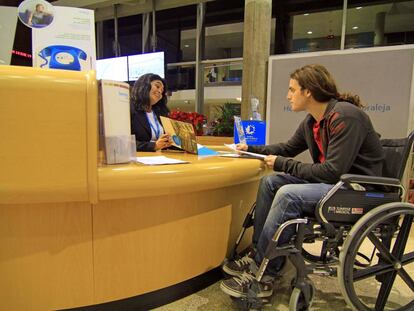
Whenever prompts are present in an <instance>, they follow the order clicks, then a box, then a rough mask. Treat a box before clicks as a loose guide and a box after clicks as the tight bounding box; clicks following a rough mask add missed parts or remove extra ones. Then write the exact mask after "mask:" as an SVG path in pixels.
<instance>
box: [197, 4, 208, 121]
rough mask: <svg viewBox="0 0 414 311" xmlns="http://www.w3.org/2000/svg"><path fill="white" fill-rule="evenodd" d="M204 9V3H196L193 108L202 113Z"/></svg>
mask: <svg viewBox="0 0 414 311" xmlns="http://www.w3.org/2000/svg"><path fill="white" fill-rule="evenodd" d="M205 11H206V5H205V3H199V4H197V29H196V59H195V61H196V64H195V65H196V66H195V71H196V72H195V73H196V75H195V76H196V90H195V110H196V112H198V113H203V110H204V65H203V64H202V63H201V61H202V60H203V56H204V38H205V25H204V17H205Z"/></svg>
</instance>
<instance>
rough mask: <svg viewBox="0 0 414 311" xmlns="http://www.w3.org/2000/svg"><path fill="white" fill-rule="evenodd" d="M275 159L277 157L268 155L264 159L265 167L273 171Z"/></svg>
mask: <svg viewBox="0 0 414 311" xmlns="http://www.w3.org/2000/svg"><path fill="white" fill-rule="evenodd" d="M276 159H277V156H275V155H268V156H266V158H264V162H265V163H266V165H267V166H268V167H270V168H272V169H273V166H274V165H275V161H276Z"/></svg>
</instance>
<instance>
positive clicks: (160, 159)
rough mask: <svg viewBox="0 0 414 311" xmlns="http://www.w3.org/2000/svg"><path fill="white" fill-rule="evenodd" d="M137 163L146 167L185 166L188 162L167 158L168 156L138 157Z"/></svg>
mask: <svg viewBox="0 0 414 311" xmlns="http://www.w3.org/2000/svg"><path fill="white" fill-rule="evenodd" d="M136 161H137V162H139V163H142V164H145V165H163V164H183V163H188V162H187V161H183V160H177V159H173V158H167V157H166V156H153V157H136Z"/></svg>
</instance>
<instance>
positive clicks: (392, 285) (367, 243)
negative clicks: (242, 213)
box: [230, 132, 414, 311]
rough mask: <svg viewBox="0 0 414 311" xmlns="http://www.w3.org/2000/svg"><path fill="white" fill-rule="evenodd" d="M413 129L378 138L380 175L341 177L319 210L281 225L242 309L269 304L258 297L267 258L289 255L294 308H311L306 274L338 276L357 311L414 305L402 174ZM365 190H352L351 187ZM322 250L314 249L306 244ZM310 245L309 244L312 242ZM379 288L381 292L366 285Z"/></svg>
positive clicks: (412, 211) (409, 212) (409, 208)
mask: <svg viewBox="0 0 414 311" xmlns="http://www.w3.org/2000/svg"><path fill="white" fill-rule="evenodd" d="M413 140H414V132H412V133H411V134H410V135H409V136H408V137H407V138H403V139H383V140H381V143H382V146H383V149H384V152H385V161H384V168H383V174H382V175H383V176H381V177H379V176H378V177H376V176H363V175H352V174H345V175H342V176H341V178H340V181H339V182H338V183H337V184H336V185H334V187H333V188H332V189H331V190H330V191H329V192H328V193H327V194H326V195H325V196H324V197H323V198H322V199H321V200H320V201H319V202H318V204H317V206H316V208H315V214H314V215H311V216H309V217H304V218H301V219H292V220H289V221H287V222H285V223H283V224H282V225H281V226H280V227H279V228H278V230H277V231H276V233H275V234H274V236H273V238H272V240H271V241H270V243H269V245H268V247H267V249H266V252H265V256H264V259H263V261H262V262H261V264H260V267H259V269H258V271H257V272H256V275H255V280H254V282H253V283H252V285H251V287H250V289H249V293H248V295H247V297H243V298H233V300H235V301H236V304H237V305H238V307H239V308H240V309H243V310H249V309H255V310H257V309H261V308H262V307H263V306H264V305H265V304H266V303H268V301H266V300H263V299H261V298H258V297H257V295H256V292H257V290H256V289H257V288H258V286H257V282H260V281H261V279H262V277H263V274H264V272H265V270H266V267H267V265H268V263H269V261H270V260H271V259H273V258H276V257H278V256H285V257H287V259H289V260H290V262H291V263H292V264H293V266H294V268H295V270H296V277H295V278H294V279H293V280H292V283H291V287H292V293H291V296H290V301H289V310H290V311H299V310H300V311H302V310H309V309H310V307H311V304H312V301H313V298H314V294H315V289H314V286H313V284H312V281H311V280H310V278H309V274H311V273H314V274H322V275H328V276H336V277H337V279H338V282H339V285H340V289H341V293H342V295H343V296H344V298H345V301H346V303H347V305H348V306H350V307H351V308H352V309H354V310H359V311H360V310H363V311H366V310H376V311H380V310H400V311H402V310H414V275H413V272H412V271H411V275H410V273H409V271H408V270H407V265H408V264H410V263H413V262H414V250H413V249H412V250H410V251H408V249H407V247H406V245H407V240H408V238H409V235H410V230H411V226H412V223H413V219H414V204H410V203H405V202H402V200H403V199H404V197H405V188H404V186H403V184H402V179H403V175H404V171H405V167H406V164H407V161H408V159H409V155H410V153H411V152H412V150H413ZM355 184H357V185H363V186H364V188H362V189H361V188H360V189H358V190H354V188H355V187H352V186H353V185H355ZM254 210H255V204H253V206H252V207H251V209H250V211H249V212H248V214H247V216H246V218H245V220H244V223H243V225H242V230H241V232H240V234H239V236H238V237H237V240H236V243H235V245H234V248H233V250H232V252H231V254H230V259H235V258H237V256H238V254H237V247H238V245H239V243H240V241H241V239H242V237H243V235H244V233H245V231H246V229H247V228H249V227H251V226H252V225H253V219H254ZM290 226H295V227H296V234H295V236H294V237H293V238H292V239H291V241H290V243H288V244H284V245H278V239H279V237H280V235H281V234H282V232H283V231H284V230H286V228H287V227H290ZM315 243H318V244H317V246H318V248H317V251H316V253H315V251H314V250H313V251H309V250H308V248H309V245H310V246H315V245H316V244H315ZM307 245H308V247H307ZM397 286H398V287H399V288H400V287H401V286H404V287H405V289H407V290H408V292H410V294H409V295H408V297H411V298H407V299H406V300H408V301H393V300H395V299H390V293H391V292H392V291H394V292H395V291H396V290H399V289H396V287H397ZM367 287H370V288H371V291H372V288H373V287H375V294H376V296H375V295H374V296H368V295H367V293H366V288H367Z"/></svg>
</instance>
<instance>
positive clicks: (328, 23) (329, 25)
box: [292, 10, 342, 52]
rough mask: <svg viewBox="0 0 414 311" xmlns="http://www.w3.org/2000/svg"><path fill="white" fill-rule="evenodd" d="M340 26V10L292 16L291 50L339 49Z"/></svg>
mask: <svg viewBox="0 0 414 311" xmlns="http://www.w3.org/2000/svg"><path fill="white" fill-rule="evenodd" d="M341 27H342V10H334V11H325V12H317V13H304V14H300V15H295V16H293V35H292V39H293V41H292V52H312V51H324V50H336V49H339V48H340V46H341Z"/></svg>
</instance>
